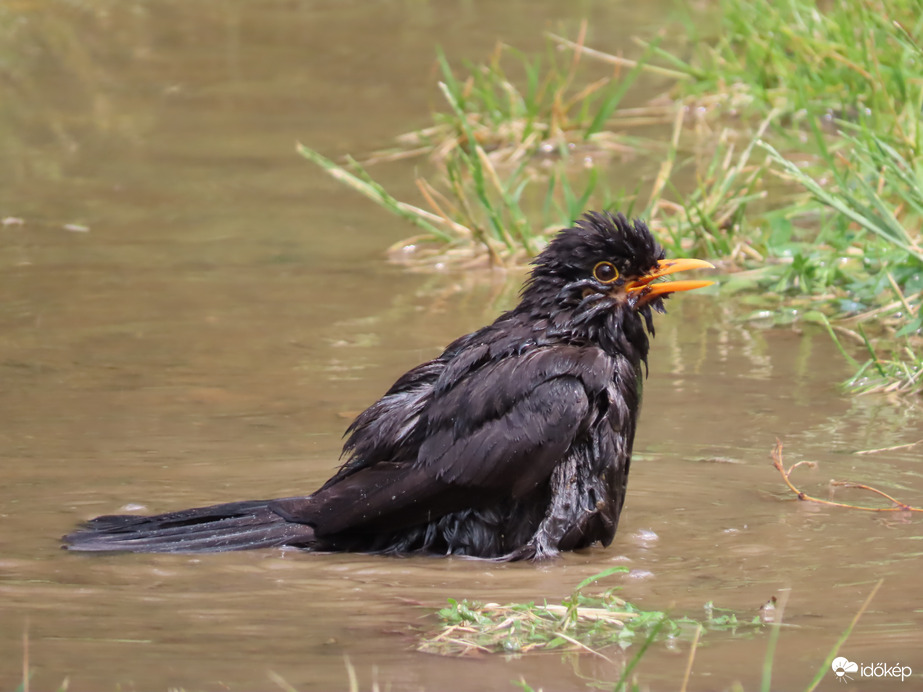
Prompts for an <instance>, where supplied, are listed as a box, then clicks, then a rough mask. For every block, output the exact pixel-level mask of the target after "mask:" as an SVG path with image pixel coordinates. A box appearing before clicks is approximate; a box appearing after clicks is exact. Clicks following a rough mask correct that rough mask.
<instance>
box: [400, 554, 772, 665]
mask: <svg viewBox="0 0 923 692" xmlns="http://www.w3.org/2000/svg"><path fill="white" fill-rule="evenodd" d="M627 571H628V570H627V569H626V568H623V567H614V568H610V569H607V570H604V571H603V572H600V573H599V574H596V575H593V576H592V577H589V578H588V579H585V580H584V581H583V582H581V583H580V584H579V585H578V586H577V587H576V588H575V589H574V591H573V593H572V594H571V595H570V596H569V597H567V598H564V599H562V600H561V602H560V603H548V602H547V601H546V602H544V603H541V604H538V603H512V604H505V605H500V604H497V603H476V602H470V601H467V600H456V599H449V604H448V606H446V607H445V608H442V609H441V610H440V611H439V612H438V614H437V615H438V618H439V620H440V626H439V628H438V630H437V631H436V632H434V633H429V634H427V635H426V636H425V637H424V638H423V639H422V641H421V642H420V644H419V645H418V650H420V651H423V652H426V653H435V654H442V655H451V656H463V655H468V654H472V653H478V652H480V653H508V654H511V653H515V654H525V653H529V652H536V651H550V650H560V651H577V652H583V653H590V654H592V655H595V656H599V657H602V658H604V659H607V660H608V658H607V656H606V654H605V649H606V648H608V647H613V646H614V647H618V648H620V649H625V648H628V647H629V646H631V645H632V644H635V643H640V645H641V647H642V651H643V650H646V649H647V648H648V647H649V646H650V645H651V644H652V643H653V642H654V641H661V640H664V639H671V640H675V639H677V638H686V639H689V640H691V639H692V638H693V636H694V635H695V632H696V631H697V630H698V629H699V628H700V627H701V628H704V629H705V630H711V631H717V630H720V631H734V632H741V631H745V630H746V631H752V630H754V629H758V628H760V627H761V626H762V624H761V622H760V620H759V618H758V617H756V618H753V619H751V620H745V621H742V620H739V619H738V618H737V616H736V614H734V613H733V612H731V611H727V610H722V609H719V608H715V607H714V606H713V605H712V604H707V605H706V607H705V617H704V618H703V619H702V620H700V621H699V620H695V619H692V618H689V617H678V618H674V617H671V616H670V615H668V614H667V613H665V612H660V611H646V610H643V609H641V608H639V607H637V606H635V605H633V604H631V603H629V602H628V601H625V600H624V599H622V598H620V597H619V596H617V595H616V591H618V589H617V588H610V589H607V590H605V591H603V592H601V593H597V594H593V595H590V594H587V593H586V592H585V590H586V587H588V586H589V585H591V584H593V583H595V582H596V581H598V580H600V579H603V578H605V577H607V576H610V575H612V574H615V573H623V572H627Z"/></svg>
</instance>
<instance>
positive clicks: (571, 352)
mask: <svg viewBox="0 0 923 692" xmlns="http://www.w3.org/2000/svg"><path fill="white" fill-rule="evenodd" d="M533 264H534V266H533V269H532V273H531V276H530V277H529V279H528V281H527V282H526V284H525V286H524V288H523V290H522V295H521V298H520V301H519V305H517V306H516V307H515V308H514V309H513V310H511V311H509V312H506V313H504V314H502V315H500V317H498V318H497V320H496V321H495V322H494V323H493V324H491V325H489V326H486V327H483V328H482V329H479V330H478V331H476V332H473V333H471V334H468V335H467V336H463V337H461V338H460V339H458V340H456V341H454V342H453V343H452V344H451V345H449V347H448V348H446V350H445V352H444V353H443V354H442V355H441V356H439V357H438V358H435V359H433V360H431V361H429V362H428V363H423V364H422V365H418V366H417V367H415V368H413V369H412V370H410V371H409V372H407V373H406V374H404V375H403V376H402V377H401V378H399V379H398V380H397V382H395V383H394V384H393V385H392V387H391V389H389V390H388V392H387V393H386V394H385V395H384V396H383V397H382V398H381V399H379V400H378V401H376V402H375V403H374V404H372V405H371V406H370V407H369V408H368V409H366V410H365V411H364V412H363V413H362V414H360V415H359V417H358V418H356V420H355V421H354V422H353V423H352V424H351V425H350V426H349V428H348V430H347V435H348V438H347V440H346V444H345V446H344V448H343V454H344V455H345V457H346V461H345V463H344V464H343V465H342V466H341V467H340V469H339V471H337V473H336V474H335V475H334V476H333V477H332V478H331V479H330V480H328V481H327V482H326V483H325V484H324V485H323V486H322V487H321V488H320V489H319V490H317V491H316V492H314V493H313V494H311V495H308V496H305V497H291V498H285V499H277V500H258V501H248V502H232V503H228V504H221V505H214V506H211V507H201V508H195V509H187V510H183V511H179V512H171V513H168V514H161V515H158V516H151V517H141V516H104V517H99V518H97V519H93V520H92V521H90V522H87V523H86V524H85V525H84V526H83V527H82V528H81V529H80V530H78V531H76V532H75V533H72V534H70V535H68V536H65V537H64V542H65V543H66V544H67V547H68V548H70V549H71V550H90V551H132V552H177V553H179V552H218V551H226V550H245V549H250V548H263V547H267V546H292V547H297V548H304V549H307V550H311V551H351V552H365V553H386V554H395V555H408V554H440V555H445V554H453V555H467V556H473V557H480V558H497V559H503V560H520V559H542V558H547V557H552V556H554V555H556V554H557V553H558V552H559V551H562V550H573V549H577V548H584V547H586V546H589V545H592V544H594V543H596V542H599V543H602V544H603V545H608V544H609V543H610V542H611V541H612V538H613V536H614V535H615V530H616V526H617V525H618V520H619V514H620V513H621V511H622V504H623V503H624V501H625V489H626V484H627V481H628V467H629V464H630V462H631V448H632V443H633V441H634V437H635V425H636V421H637V417H638V408H639V405H640V399H641V382H642V372H641V365H642V363H643V364H644V366H645V368H646V367H647V354H648V346H649V344H648V332H649V333H650V334H651V335H653V334H654V325H653V320H652V313H653V312H654V311H657V312H664V307H663V299H664V298H665V297H666V296H667V295H668V294H670V293H675V292H677V291H688V290H691V289H695V288H700V287H702V286H707V285H709V284H710V283H712V282H710V281H673V282H658V281H657V280H658V279H660V278H661V277H663V276H666V275H667V274H672V273H674V272H677V271H681V270H684V269H694V268H705V267H710V268H713V267H712V265H710V264H708V263H707V262H703V261H701V260H691V259H669V260H668V259H664V251H663V249H662V248H661V247H660V245H658V243H657V242H656V240H654V237H653V236H652V235H651V233H650V231H649V230H648V229H647V227H646V226H645V225H644V223H642V222H641V221H637V220H636V221H634V222H633V223H630V222H629V221H628V220H627V219H626V218H625V217H624V216H622V215H621V214H619V215H616V216H612V215H610V214H600V213H588V214H586V215H585V216H584V217H583V218H581V219H580V220H579V221H578V222H577V223H576V225H575V227H573V228H569V229H566V230H564V231H561V232H560V233H559V234H558V235H557V236H556V237H555V238H554V239H553V240H552V241H551V242H550V243H549V244H548V246H547V247H546V248H545V250H544V251H543V252H542V253H541V254H539V255H538V257H537V258H536V259H535V261H534V263H533Z"/></svg>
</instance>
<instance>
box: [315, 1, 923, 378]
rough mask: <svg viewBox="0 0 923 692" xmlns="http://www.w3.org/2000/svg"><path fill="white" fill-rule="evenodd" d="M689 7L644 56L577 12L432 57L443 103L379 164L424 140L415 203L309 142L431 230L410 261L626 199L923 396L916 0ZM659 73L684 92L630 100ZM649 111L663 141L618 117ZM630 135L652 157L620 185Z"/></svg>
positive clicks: (490, 257)
mask: <svg viewBox="0 0 923 692" xmlns="http://www.w3.org/2000/svg"><path fill="white" fill-rule="evenodd" d="M679 18H680V20H681V21H682V22H683V29H684V33H685V34H686V35H688V37H689V39H688V40H689V45H688V48H684V47H682V46H680V47H677V46H666V47H665V46H661V45H659V44H658V42H657V41H650V42H645V41H642V40H638V41H637V43H639V44H640V45H641V52H642V54H641V56H640V58H639V59H638V60H635V61H632V60H627V59H625V58H623V57H621V56H615V55H607V54H605V53H602V52H600V51H598V50H594V49H592V48H591V47H589V46H587V45H585V32H586V27H585V26H584V27H583V28H582V29H581V31H580V33H579V35H578V37H577V39H576V40H575V41H570V40H568V39H565V38H562V37H560V36H555V35H549V40H550V41H551V44H549V46H550V47H549V48H548V50H546V52H545V53H544V54H543V55H541V56H528V55H524V54H522V53H519V52H517V51H515V50H514V49H512V48H509V47H506V46H501V47H498V49H497V50H496V51H495V52H494V54H493V55H492V56H491V57H490V58H489V59H488V61H487V62H485V63H483V64H466V65H464V68H463V70H462V71H461V73H460V74H459V72H458V71H456V70H455V69H454V68H453V67H452V66H451V65H450V64H449V61H448V60H447V58H446V57H445V56H444V55H443V54H441V53H440V54H439V55H438V58H437V62H438V68H439V73H440V77H441V81H440V84H439V87H440V90H441V93H442V95H443V97H444V100H445V104H446V108H445V110H444V111H442V112H440V113H437V114H435V115H434V124H433V126H432V127H429V128H424V129H423V130H421V131H419V132H417V133H412V134H410V135H405V136H403V137H402V138H401V139H400V141H401V147H399V149H398V150H392V151H391V152H388V153H384V154H381V155H379V156H376V157H373V159H372V162H375V161H381V160H382V159H383V158H384V159H386V158H392V157H394V156H403V155H407V154H408V153H423V152H426V153H429V154H430V161H431V163H430V170H431V173H428V174H427V176H426V177H425V178H424V177H422V176H421V177H420V178H418V179H417V181H416V182H417V187H418V189H419V191H420V198H421V200H422V202H421V203H420V204H419V205H410V204H407V203H404V202H400V201H398V200H396V199H394V198H393V197H392V196H390V195H389V194H388V193H387V192H386V191H385V190H384V189H383V188H382V187H381V186H380V185H379V184H378V183H376V182H375V181H374V179H373V178H372V176H371V175H370V174H369V172H368V170H367V168H365V167H363V166H360V165H359V164H358V163H356V162H353V161H349V162H347V164H345V165H342V164H338V163H335V162H333V161H332V160H330V159H327V158H325V157H324V156H322V155H321V154H319V153H318V152H316V151H313V150H311V149H309V148H307V147H301V148H300V151H301V153H302V154H303V155H304V156H306V157H307V158H309V159H311V160H312V161H314V162H315V163H318V164H319V165H321V166H323V167H324V168H325V169H326V170H327V171H328V172H330V173H331V174H332V175H334V176H335V177H337V178H338V179H340V180H342V181H343V182H345V183H346V184H349V185H351V186H352V187H354V188H356V189H357V190H359V191H360V192H363V194H366V195H367V196H369V197H370V198H372V199H373V200H374V201H376V202H377V203H378V204H380V205H381V206H383V207H384V208H386V209H388V210H389V211H392V212H394V213H397V214H399V215H400V216H402V217H403V218H404V219H406V220H407V221H409V222H411V223H414V224H415V225H417V226H418V227H420V229H421V231H422V235H420V236H416V237H413V238H410V239H408V240H407V241H406V242H405V243H403V244H402V245H403V248H404V249H409V248H411V247H412V248H414V252H400V253H396V254H397V255H399V256H400V257H401V258H402V260H403V261H409V262H411V263H415V264H418V265H419V264H422V265H424V266H430V265H433V264H436V263H439V264H440V265H446V264H453V265H456V266H459V267H464V268H468V267H476V266H485V265H511V264H522V263H524V262H525V261H527V260H528V259H529V258H530V257H531V256H532V255H534V254H535V253H536V252H538V251H539V250H540V249H541V248H542V247H543V246H544V244H545V242H546V241H547V238H548V236H549V234H550V233H552V232H554V231H555V230H557V229H559V228H562V227H565V226H567V225H570V223H571V222H572V221H573V219H574V218H576V217H577V216H578V215H579V214H580V213H581V212H582V211H583V210H584V209H585V208H588V207H590V208H597V209H618V210H620V211H623V212H625V213H628V214H632V215H638V216H642V217H644V218H646V219H648V221H649V225H650V226H651V227H652V228H653V229H654V230H655V232H656V233H657V234H658V235H659V237H660V239H661V242H662V243H663V244H664V245H665V247H666V248H667V250H668V252H670V253H671V254H675V255H680V254H682V255H689V254H691V255H696V256H703V257H707V258H709V259H712V260H718V261H720V262H722V264H723V267H724V268H725V269H726V270H727V272H728V273H729V274H730V275H731V276H730V278H729V279H728V281H727V288H726V290H727V292H728V294H729V295H730V294H736V293H746V294H749V295H750V296H754V297H755V298H754V300H756V301H757V302H758V307H760V308H761V311H760V312H761V314H762V313H763V312H764V311H770V312H772V313H775V314H776V315H777V318H778V321H779V322H780V323H787V322H790V321H791V320H792V319H793V318H796V319H805V318H806V317H807V320H808V321H813V322H818V323H821V324H823V325H824V326H825V327H827V326H828V325H829V330H830V333H831V334H832V335H834V336H835V338H836V339H837V343H838V345H839V346H840V347H841V349H842V350H843V352H844V354H846V356H847V359H848V360H849V361H850V362H851V363H852V364H853V366H854V368H855V375H854V376H853V377H852V378H850V380H849V382H848V383H847V384H848V386H849V387H850V388H852V389H854V390H856V391H865V392H869V391H877V392H898V393H919V392H921V391H923V307H921V302H923V163H921V161H923V159H921V156H920V154H921V150H923V124H921V119H923V118H921V111H923V48H921V46H923V0H857V1H856V2H850V3H828V4H822V5H819V4H817V3H816V2H813V1H809V0H785V1H784V2H779V3H776V2H772V1H770V0H755V1H753V2H750V1H744V0H724V1H723V2H722V3H721V4H720V6H719V8H718V9H717V10H716V16H715V18H714V19H715V21H709V22H706V23H704V24H707V25H708V26H709V27H715V26H717V30H715V29H711V31H713V32H714V33H715V35H711V36H710V35H704V34H701V33H699V32H698V30H697V29H696V27H697V26H698V24H700V23H701V22H697V21H696V18H695V17H693V16H691V15H687V16H680V17H679ZM552 45H553V46H555V47H557V48H556V49H552V47H551V46H552ZM671 51H672V52H671ZM679 55H688V56H689V57H684V58H680V57H678V56H679ZM594 62H595V63H598V64H599V65H600V66H601V67H604V68H605V70H604V71H603V72H599V71H598V70H597V71H595V72H594V70H593V69H592V68H591V67H590V64H591V63H594ZM649 74H656V75H657V77H658V79H660V80H661V81H663V79H664V78H667V79H668V80H671V84H670V85H668V86H669V88H670V89H671V92H670V93H671V95H672V97H673V102H672V104H670V103H667V105H666V106H664V105H663V104H664V101H663V99H661V100H660V101H659V103H660V105H658V106H657V107H653V106H651V107H649V108H644V109H628V108H625V107H624V106H623V102H624V99H625V96H626V95H627V94H629V93H630V91H631V89H632V88H633V87H635V86H636V83H637V81H638V80H639V78H640V77H642V76H644V75H649ZM671 122H672V129H671V126H670V123H671ZM657 123H659V124H660V127H661V128H662V132H663V136H662V137H660V138H658V139H657V140H644V139H642V138H640V137H628V136H627V135H626V134H625V132H626V129H627V128H630V127H631V125H632V124H644V125H647V126H651V124H657ZM625 148H631V149H632V150H633V151H634V154H635V156H636V157H640V160H642V161H643V160H644V158H645V157H646V158H647V159H648V160H650V161H651V162H652V165H651V170H652V171H654V170H656V173H654V174H652V175H650V176H649V178H648V179H644V180H641V181H639V182H638V183H637V186H636V188H635V189H634V190H628V191H620V192H618V193H613V192H612V191H611V190H609V189H607V187H606V185H605V184H604V182H603V181H605V180H606V178H607V175H606V166H607V165H609V163H610V160H609V157H610V156H611V155H612V153H613V152H616V151H621V150H624V149H625ZM654 162H658V163H659V170H658V169H657V168H656V166H654V165H653V163H654ZM783 307H784V308H786V309H785V310H782V309H780V308H783Z"/></svg>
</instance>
